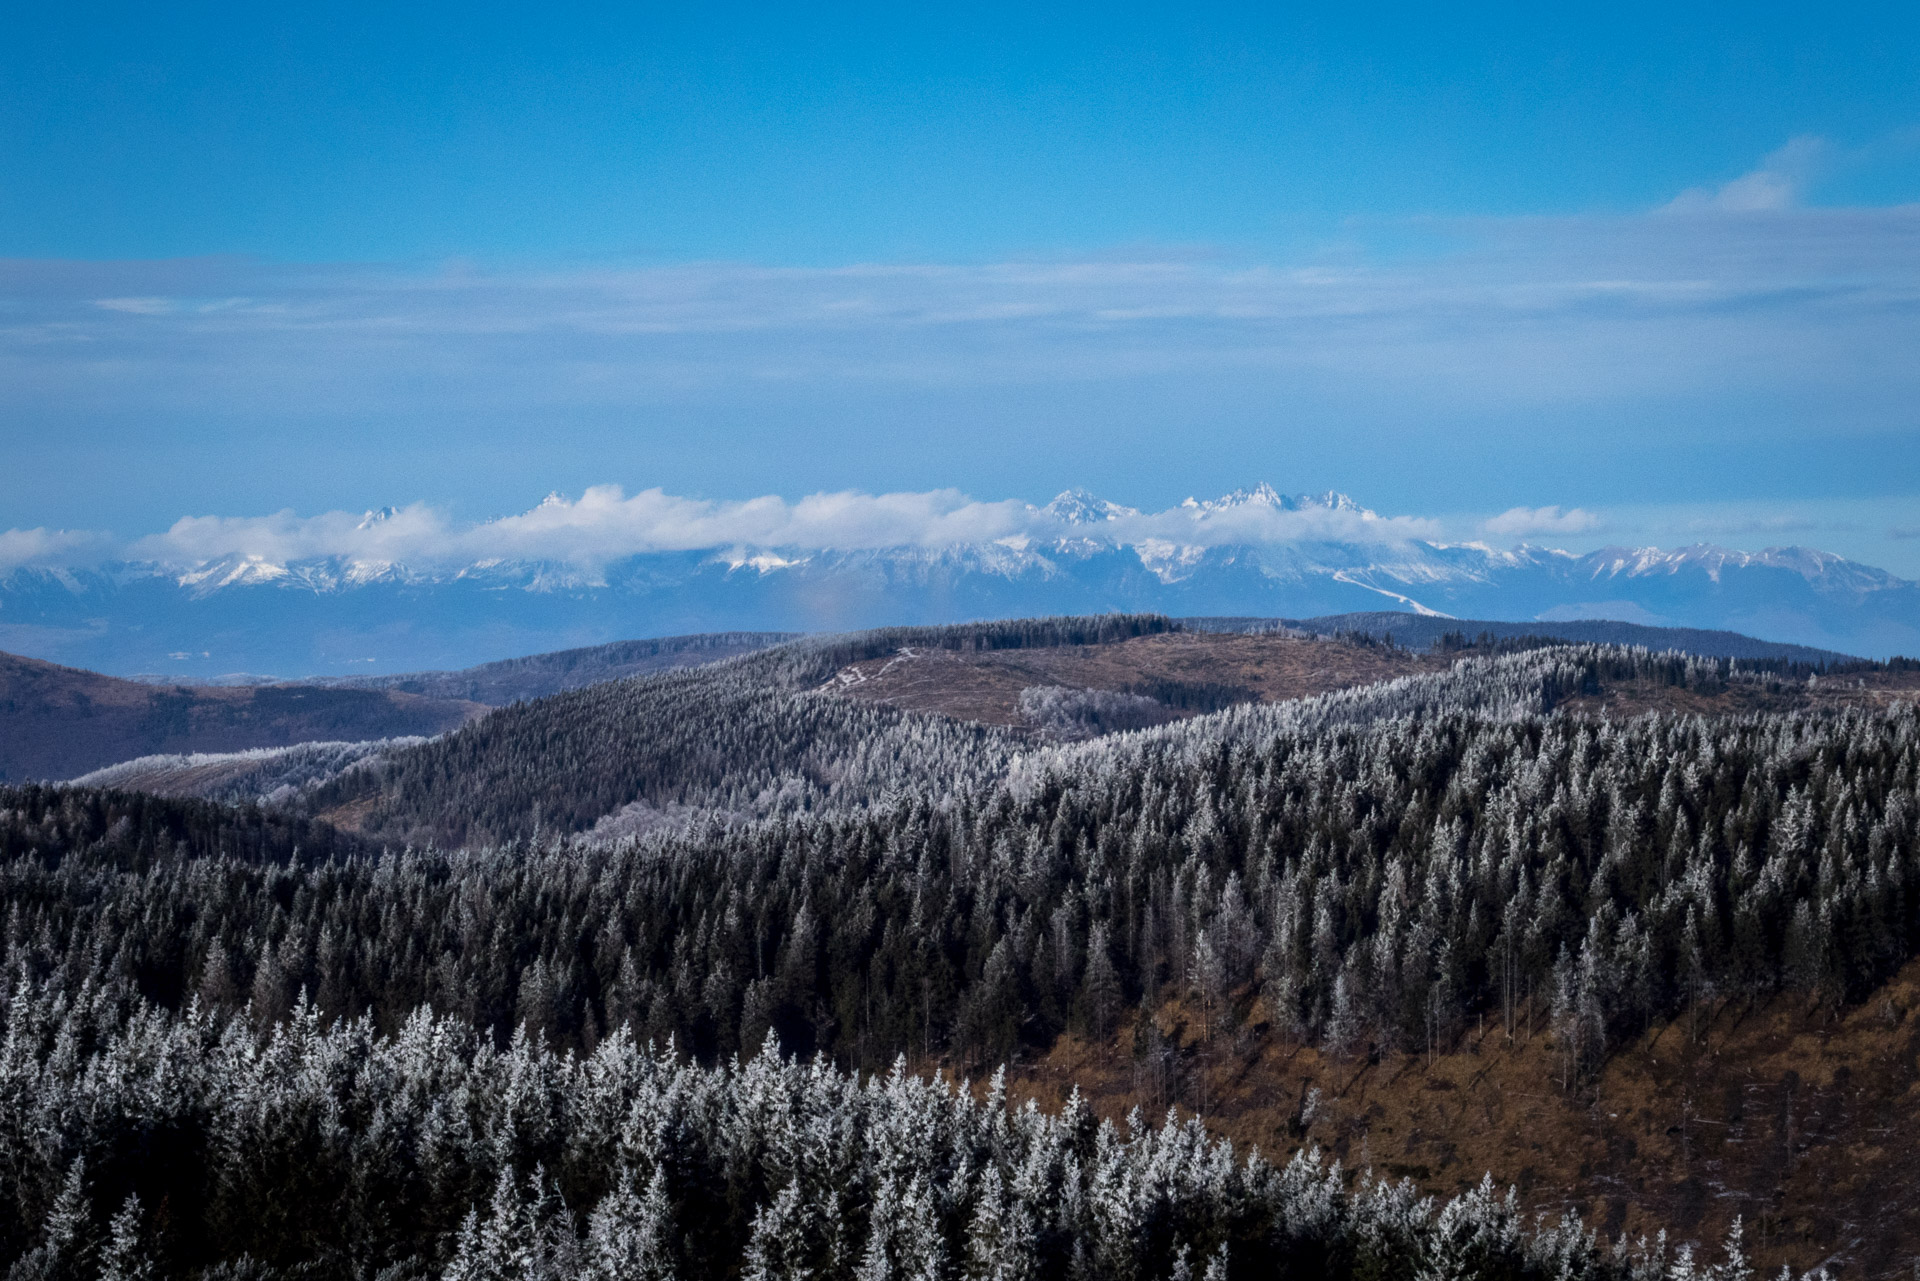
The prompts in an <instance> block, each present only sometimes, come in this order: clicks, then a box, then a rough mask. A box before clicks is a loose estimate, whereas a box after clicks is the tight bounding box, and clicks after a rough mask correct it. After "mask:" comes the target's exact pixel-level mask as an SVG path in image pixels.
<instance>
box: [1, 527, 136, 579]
mask: <svg viewBox="0 0 1920 1281" xmlns="http://www.w3.org/2000/svg"><path fill="white" fill-rule="evenodd" d="M115 548H116V542H115V539H114V538H113V536H112V535H111V534H106V533H102V532H101V531H99V530H91V529H45V528H41V529H8V530H0V570H14V569H62V568H67V567H69V566H73V565H87V564H93V563H95V562H98V561H100V560H102V559H105V558H106V557H108V556H110V555H112V554H113V553H114V551H115Z"/></svg>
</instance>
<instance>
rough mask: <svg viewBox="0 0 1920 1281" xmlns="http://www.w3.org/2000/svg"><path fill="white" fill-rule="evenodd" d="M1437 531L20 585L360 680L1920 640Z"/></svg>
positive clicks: (1910, 596) (1817, 603)
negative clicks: (1222, 625)
mask: <svg viewBox="0 0 1920 1281" xmlns="http://www.w3.org/2000/svg"><path fill="white" fill-rule="evenodd" d="M551 501H553V500H550V502H551ZM1003 508H1004V505H1002V509H1003ZM1002 509H996V510H1002ZM542 510H544V507H543V509H536V511H535V512H533V513H529V514H528V518H532V517H536V516H538V515H539V514H540V512H541V511H542ZM395 519H396V515H395V513H394V512H392V511H391V510H387V511H381V512H370V513H368V514H367V516H366V517H364V518H363V519H362V520H361V521H360V522H359V523H358V525H357V526H354V528H355V529H356V530H358V531H361V532H366V531H373V532H376V533H377V532H379V529H380V528H381V527H382V526H383V524H384V523H387V522H391V521H393V520H395ZM522 519H526V518H522ZM1419 533H1420V531H1419V529H1418V526H1417V524H1408V523H1405V522H1396V521H1393V520H1390V519H1387V518H1382V517H1380V516H1378V515H1376V514H1375V513H1373V512H1371V511H1369V510H1367V509H1365V508H1363V507H1361V506H1360V505H1359V504H1357V503H1355V502H1354V501H1353V500H1352V499H1351V498H1349V497H1347V496H1346V495H1344V494H1340V493H1331V492H1330V493H1325V494H1313V495H1298V496H1288V495H1282V494H1280V493H1278V492H1276V491H1275V490H1274V489H1272V488H1271V487H1269V486H1267V485H1260V486H1258V487H1256V488H1254V489H1250V490H1240V491H1236V492H1234V493H1232V494H1228V495H1226V496H1224V497H1222V498H1219V499H1214V500H1211V501H1196V500H1193V499H1189V500H1188V501H1187V502H1186V503H1184V504H1182V505H1181V506H1180V507H1177V508H1173V509H1170V510H1169V511H1167V512H1161V513H1151V514H1149V513H1142V512H1140V511H1138V510H1135V509H1133V508H1129V507H1124V506H1122V505H1120V504H1117V503H1113V502H1108V501H1106V500H1103V499H1100V498H1098V497H1096V496H1094V495H1092V494H1088V493H1086V492H1084V491H1077V490H1076V491H1069V492H1067V493H1063V494H1061V495H1060V496H1059V497H1057V498H1055V499H1054V500H1053V501H1052V502H1051V503H1048V504H1046V505H1045V506H1044V507H1028V508H1025V509H1023V510H1022V511H1019V512H1016V513H1014V515H1013V517H1011V518H1008V519H1006V520H1003V521H1002V523H1001V524H1000V525H996V526H994V527H993V528H991V529H988V530H986V531H985V533H984V535H982V536H975V537H968V538H961V539H958V540H948V541H927V540H921V541H913V542H903V543H899V544H897V545H878V546H849V547H834V546H831V545H825V546H821V545H814V546H799V545H781V544H779V543H777V542H769V543H767V544H766V545H759V544H751V543H742V542H727V543H724V544H723V543H716V544H715V545H713V546H709V547H681V548H676V549H672V550H643V551H638V552H630V553H620V552H618V551H616V553H615V554H611V555H609V554H600V555H596V556H575V557H569V558H566V559H551V558H548V559H542V558H533V557H529V558H516V557H513V556H507V555H498V554H483V555H478V556H475V557H472V558H470V559H453V560H448V559H446V558H444V557H442V558H438V559H434V560H431V561H427V562H415V561H410V560H408V559H406V558H405V557H404V556H393V555H387V554H371V553H369V552H367V551H365V550H364V549H363V550H356V551H354V552H351V553H331V554H319V555H307V556H298V555H295V556H286V555H282V556H276V555H274V554H273V553H272V552H271V551H269V550H248V549H231V548H229V549H225V550H223V551H221V552H220V553H219V554H214V555H208V556H205V557H204V558H200V559H195V560H191V561H189V562H187V563H182V562H181V561H180V560H179V559H178V558H168V559H159V558H156V559H145V560H133V559H127V560H121V561H117V562H112V563H107V564H102V565H98V566H94V567H90V568H58V569H48V568H38V569H17V570H14V571H12V572H11V573H9V574H6V575H4V576H0V649H5V650H11V651H14V652H18V653H24V654H29V655H32V656H34V657H40V658H47V659H52V660H54V661H56V662H63V663H68V664H72V665H76V666H85V667H91V668H95V669H97V670H101V671H106V672H113V673H119V674H135V673H171V674H177V675H181V676H209V675H214V674H220V673H230V672H236V671H253V672H270V673H275V674H279V675H285V676H293V675H307V674H324V675H338V674H346V673H357V672H391V671H404V670H417V669H422V668H450V667H459V666H464V665H467V664H471V663H476V662H483V661H487V660H491V659H496V658H501V657H504V656H508V655H511V654H517V653H531V652H537V651H542V650H551V649H558V648H564V647H567V646H573V645H586V644H596V643H600V642H604V641H608V640H613V639H620V638H629V637H641V636H659V635H673V634H679V633H687V632H700V631H719V630H747V629H765V630H783V631H784V630H843V629H848V628H856V627H865V626H875V625H880V624H886V623H909V622H945V621H955V620H962V619H970V618H982V617H1006V616H1015V615H1032V614H1064V613H1088V612H1097V611H1103V610H1115V609H1118V610H1157V611H1162V612H1166V613H1170V614H1175V615H1199V614H1205V615H1222V614H1226V615H1251V616H1267V617H1289V618H1305V617H1311V616H1316V615H1324V614H1337V613H1346V612H1351V611H1365V610H1380V609H1401V610H1406V611H1409V612H1415V613H1423V614H1443V615H1450V616H1455V617H1461V618H1481V619H1505V620H1516V621H1518V620H1536V619H1537V620H1549V621H1565V620H1569V619H1575V618H1611V619H1619V620H1621V621H1625V622H1635V623H1645V624H1655V625H1670V626H1687V627H1711V628H1725V629H1729V630H1733V631H1740V632H1745V633H1748V634H1750V635H1754V636H1760V637H1763V638H1766V639H1769V640H1779V641H1791V642H1796V643H1800V644H1806V645H1813V646H1818V647H1821V648H1826V649H1835V650H1841V651H1844V652H1850V653H1857V654H1867V655H1874V656H1884V655H1887V654H1891V653H1897V652H1904V653H1915V652H1920V584H1915V583H1913V582H1909V581H1907V580H1904V579H1900V578H1897V577H1895V576H1893V575H1891V574H1888V573H1886V572H1884V571H1881V570H1878V569H1874V568H1871V567H1869V566H1866V565H1861V564H1858V563H1855V562H1852V561H1847V560H1844V559H1842V558H1840V557H1837V556H1833V555H1829V554H1827V553H1824V552H1819V551H1812V550H1808V549H1805V548H1798V547H1785V548H1771V549H1768V550H1766V551H1761V552H1741V551H1731V550H1728V549H1726V548H1722V547H1713V546H1694V547H1686V548H1681V549H1678V550H1661V549H1657V548H1604V549H1602V550H1599V551H1594V552H1588V553H1585V554H1579V555H1576V554H1573V553H1570V552H1565V551H1558V550H1554V549H1551V548H1545V547H1535V546H1522V547H1519V548H1515V549H1511V550H1505V549H1500V548H1495V547H1491V546H1488V545H1485V544H1481V543H1446V542H1441V541H1436V540H1434V539H1431V538H1428V537H1421V536H1419ZM816 541H817V540H816Z"/></svg>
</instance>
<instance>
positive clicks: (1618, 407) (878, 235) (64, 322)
mask: <svg viewBox="0 0 1920 1281" xmlns="http://www.w3.org/2000/svg"><path fill="white" fill-rule="evenodd" d="M696 8H697V7H696V6H675V7H673V8H672V9H666V8H660V9H647V8H644V7H618V8H616V7H613V6H575V7H569V6H540V7H533V6H514V7H511V8H509V7H490V6H484V5H461V6H450V5H449V6H414V7H410V8H407V9H404V10H396V9H393V8H391V7H385V8H373V7H358V6H352V5H341V6H331V7H326V8H321V7H317V6H316V7H310V8H307V9H304V10H298V11H296V10H294V9H293V8H292V7H290V6H287V7H282V6H261V5H246V6H240V5H233V6H205V5H192V4H185V5H175V6H142V7H139V8H134V7H131V6H128V7H121V6H108V7H100V6H84V5H75V6H52V5H47V6H37V7H34V8H33V9H32V10H31V11H27V10H25V9H24V8H23V9H22V10H21V11H19V12H15V13H12V14H10V17H9V26H10V35H9V38H8V39H7V40H6V41H4V42H0V259H5V261H4V262H0V441H4V442H5V443H6V445H7V447H8V448H7V453H8V456H9V458H10V460H11V465H10V466H9V467H8V468H7V469H5V473H4V475H0V530H5V529H8V528H13V529H32V528H38V527H46V528H48V529H73V530H108V531H112V532H113V533H115V534H117V535H120V536H124V537H134V536H138V535H142V534H146V533H150V532H153V531H155V530H158V529H162V528H165V527H167V526H168V525H169V524H171V523H172V522H173V521H174V520H175V519H177V518H179V517H181V516H186V515H196V516H198V515H225V516H249V515H257V514H261V513H268V512H274V511H279V510H281V509H283V508H292V509H294V510H295V511H297V512H301V513H309V514H317V513H321V512H325V511H328V510H333V509H358V508H363V507H369V506H380V505H384V504H388V503H395V504H401V505H405V504H408V503H413V502H426V503H429V504H432V505H434V506H435V507H436V509H442V510H445V511H447V512H450V513H452V514H453V515H454V516H456V517H458V518H461V519H468V520H471V519H480V518H485V517H488V516H492V515H498V514H502V513H506V512H512V511H518V510H522V509H524V508H526V507H529V506H531V505H532V504H533V503H534V502H536V501H538V499H539V497H540V495H541V494H543V493H545V492H546V491H547V490H548V489H559V490H562V491H564V492H567V493H571V494H578V493H581V492H584V491H585V490H586V489H587V488H588V487H589V486H594V485H604V484H618V485H622V486H625V487H626V489H627V490H628V491H629V492H633V491H639V490H642V489H647V488H651V487H655V486H659V487H663V488H664V489H665V490H667V491H668V492H669V493H674V494H686V495H693V496H702V497H708V498H718V499H740V498H747V497H751V496H753V495H757V494H764V493H778V494H783V495H786V496H787V497H789V498H797V497H800V496H802V495H804V494H807V493H811V492H817V491H822V490H839V489H847V488H854V489H861V490H866V491H870V492H876V493H878V492H891V491H929V490H936V489H945V488H948V487H953V488H958V489H960V490H962V491H965V492H967V493H970V494H974V495H976V496H978V497H980V498H982V499H987V500H992V499H999V498H1006V497H1013V498H1020V499H1027V500H1044V499H1045V498H1046V497H1048V496H1049V495H1050V494H1051V493H1052V492H1054V491H1056V490H1058V489H1060V488H1063V487H1065V486H1067V485H1075V484H1080V485H1087V486H1090V487H1093V488H1096V489H1100V490H1102V491H1104V492H1108V493H1111V494H1112V495H1113V496H1114V497H1115V498H1118V499H1120V500H1122V501H1126V502H1130V503H1133V504H1136V505H1139V506H1143V507H1147V508H1158V507H1161V506H1164V505H1166V504H1168V503H1171V502H1174V501H1177V500H1178V499H1179V498H1181V497H1184V496H1185V495H1186V494H1188V493H1201V494H1206V493H1210V492H1219V491H1222V490H1225V489H1228V488H1232V487H1234V486H1236V485H1241V484H1250V483H1252V482H1254V481H1256V480H1261V479H1266V480H1271V481H1272V482H1273V483H1275V484H1276V485H1279V486H1280V487H1281V488H1283V489H1289V490H1299V489H1322V488H1329V487H1334V488H1340V489H1344V490H1347V491H1349V492H1352V493H1353V494H1354V495H1355V496H1356V497H1358V498H1359V499H1361V500H1362V501H1363V502H1366V503H1368V504H1369V505H1372V506H1374V507H1377V508H1380V509H1381V510H1383V511H1388V512H1392V513H1395V514H1408V515H1414V516H1420V517H1433V518H1443V519H1445V520H1447V521H1450V522H1451V524H1449V525H1448V528H1449V529H1457V530H1462V531H1472V530H1474V529H1482V530H1483V531H1484V522H1485V519H1486V518H1488V517H1491V516H1494V515H1496V514H1497V513H1501V512H1505V511H1507V510H1508V509H1510V508H1513V507H1516V506H1524V507H1528V508H1535V507H1543V506H1548V505H1554V506H1558V507H1560V508H1562V509H1563V510H1564V509H1568V508H1573V507H1579V508H1581V509H1582V510H1584V511H1588V512H1591V513H1594V519H1593V520H1592V521H1591V522H1588V523H1587V524H1586V525H1585V527H1584V528H1583V529H1581V530H1574V529H1571V528H1564V529H1562V530H1561V531H1560V534H1561V537H1560V538H1559V541H1562V542H1566V543H1568V544H1569V545H1576V544H1578V543H1581V542H1583V541H1584V542H1586V543H1588V544H1591V543H1593V542H1596V541H1658V542H1662V543H1667V544H1671V543H1675V542H1686V541H1694V540H1695V539H1696V538H1708V539H1713V540H1717V541H1723V542H1727V543H1729V544H1732V545H1735V546H1762V545H1766V544H1768V543H1774V542H1803V543H1807V544H1810V545H1815V546H1822V547H1826V548H1829V549H1832V550H1838V551H1842V552H1845V553H1847V554H1851V555H1856V556H1859V557H1861V558H1863V559H1867V560H1869V561H1871V562H1873V563H1877V564H1882V565H1885V566H1887V567H1888V568H1892V569H1894V570H1895V571H1896V572H1902V573H1906V574H1908V575H1920V537H1916V534H1920V421H1916V416H1917V414H1920V411H1916V409H1915V406H1916V405H1920V395H1916V392H1920V374H1916V372H1915V370H1914V369H1913V366H1915V365H1920V361H1916V360H1915V359H1914V357H1913V353H1915V352H1916V351H1920V306H1917V302H1920V209H1916V206H1915V202H1916V201H1920V76H1916V75H1915V74H1914V71H1913V69H1914V67H1915V66H1916V65H1920V16H1917V15H1916V11H1915V10H1913V8H1912V7H1911V6H1905V7H1895V6H1874V5H1862V6H1853V7H1847V8H1846V9H1845V11H1844V12H1836V11H1834V10H1832V9H1829V8H1815V7H1812V6H1805V7H1797V8H1788V7H1765V6H1733V5H1726V6H1692V7H1679V8H1676V7H1673V6H1662V7H1658V8H1654V7H1647V8H1643V9H1635V8H1633V7H1627V6H1620V5H1609V6H1606V7H1604V8H1602V7H1584V8H1582V7H1574V6H1565V7H1554V8H1553V11H1552V12H1551V13H1543V12H1542V10H1543V9H1545V8H1547V7H1546V6H1532V5H1529V6H1500V7H1496V6H1481V7H1477V8H1475V9H1474V10H1473V11H1472V12H1470V13H1464V14H1460V13H1449V12H1444V11H1441V10H1440V9H1438V8H1434V7H1423V8H1420V9H1413V8H1404V9H1403V8H1392V7H1375V8H1360V7H1354V6H1340V7H1335V6H1319V7H1296V8H1291V9H1281V8H1274V9H1271V10H1262V11H1259V12H1255V11H1254V10H1253V8H1252V7H1251V6H1248V7H1230V8H1228V7H1222V8H1213V9H1198V8H1195V7H1193V6H1182V7H1179V8H1174V7H1167V8H1163V9H1148V8H1116V7H1111V6H1109V7H1101V8H1092V7H1089V8H1086V9H1081V10H1070V9H1063V8H1047V7H1041V6H1022V7H1019V8H1007V9H999V10H995V9H989V8H984V7H983V8H977V9H968V10H966V11H965V12H957V11H956V12H947V13H925V14H913V13H905V12H902V10H903V9H905V8H907V7H906V6H888V7H886V8H873V9H868V10H860V9H855V8H851V7H845V6H838V7H835V8H834V9H833V10H832V11H831V12H828V13H821V12H813V11H808V10H805V9H800V8H793V9H745V8H739V7H732V8H724V7H711V8H707V9H705V10H703V11H701V12H698V13H695V12H691V11H692V10H694V9H696ZM1909 513H1912V514H1911V515H1909ZM1476 522H1477V523H1476ZM1516 536H1517V535H1516Z"/></svg>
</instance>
